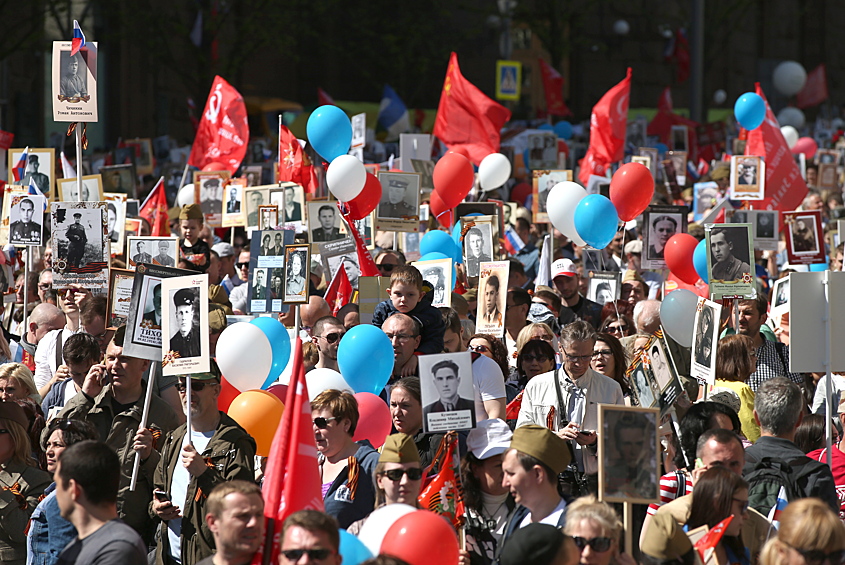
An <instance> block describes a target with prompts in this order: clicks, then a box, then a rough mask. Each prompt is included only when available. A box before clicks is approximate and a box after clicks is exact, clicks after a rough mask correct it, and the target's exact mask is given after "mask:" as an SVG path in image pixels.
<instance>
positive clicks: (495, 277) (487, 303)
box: [475, 261, 510, 337]
mask: <svg viewBox="0 0 845 565" xmlns="http://www.w3.org/2000/svg"><path fill="white" fill-rule="evenodd" d="M509 274H510V263H509V262H508V261H492V262H490V263H482V264H481V271H480V274H479V278H478V312H477V314H476V317H475V327H476V330H475V331H476V333H485V334H490V335H492V336H494V337H502V336H503V335H504V334H505V309H506V307H505V305H506V303H507V293H508V275H509Z"/></svg>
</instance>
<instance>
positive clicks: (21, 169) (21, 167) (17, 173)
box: [12, 147, 29, 182]
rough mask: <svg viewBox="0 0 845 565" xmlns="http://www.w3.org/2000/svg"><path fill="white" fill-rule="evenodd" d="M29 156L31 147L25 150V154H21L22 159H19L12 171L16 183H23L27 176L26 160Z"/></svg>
mask: <svg viewBox="0 0 845 565" xmlns="http://www.w3.org/2000/svg"><path fill="white" fill-rule="evenodd" d="M28 155H29V147H27V148H26V149H24V150H23V153H21V158H20V159H18V162H17V164H16V165H15V168H14V169H12V175H14V178H15V182H21V179H22V178H23V176H24V174H26V159H27V157H28Z"/></svg>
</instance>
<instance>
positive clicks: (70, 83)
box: [51, 41, 99, 123]
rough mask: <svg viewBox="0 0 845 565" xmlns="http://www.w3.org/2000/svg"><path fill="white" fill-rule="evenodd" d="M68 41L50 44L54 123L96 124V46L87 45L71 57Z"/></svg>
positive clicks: (94, 44)
mask: <svg viewBox="0 0 845 565" xmlns="http://www.w3.org/2000/svg"><path fill="white" fill-rule="evenodd" d="M70 52H71V42H70V41H54V42H53V61H52V63H53V64H52V73H51V76H52V96H51V98H52V100H53V121H54V122H86V123H95V122H97V121H98V120H99V118H98V115H97V42H96V41H87V42H86V43H85V45H84V46H83V47H80V48H79V51H78V52H77V53H76V54H75V55H71V54H70Z"/></svg>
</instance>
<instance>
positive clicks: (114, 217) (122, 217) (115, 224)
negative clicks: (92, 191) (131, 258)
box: [103, 192, 126, 255]
mask: <svg viewBox="0 0 845 565" xmlns="http://www.w3.org/2000/svg"><path fill="white" fill-rule="evenodd" d="M103 201H104V202H105V203H106V213H107V214H108V220H107V222H106V235H107V237H108V239H109V247H110V250H111V254H112V255H120V254H121V253H123V250H124V249H125V245H126V230H122V229H120V226H123V225H125V224H126V195H125V194H122V193H120V192H109V193H106V194H103Z"/></svg>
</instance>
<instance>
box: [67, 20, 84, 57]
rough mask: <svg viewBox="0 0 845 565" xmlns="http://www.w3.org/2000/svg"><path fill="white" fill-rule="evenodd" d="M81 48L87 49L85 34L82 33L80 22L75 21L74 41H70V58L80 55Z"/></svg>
mask: <svg viewBox="0 0 845 565" xmlns="http://www.w3.org/2000/svg"><path fill="white" fill-rule="evenodd" d="M81 47H85V34H84V33H82V28H81V27H79V22H78V21H76V20H73V39H72V40H71V41H70V56H71V57H73V56H74V55H76V54H77V53H79V49H80V48H81Z"/></svg>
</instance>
